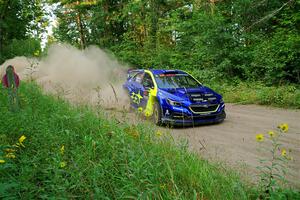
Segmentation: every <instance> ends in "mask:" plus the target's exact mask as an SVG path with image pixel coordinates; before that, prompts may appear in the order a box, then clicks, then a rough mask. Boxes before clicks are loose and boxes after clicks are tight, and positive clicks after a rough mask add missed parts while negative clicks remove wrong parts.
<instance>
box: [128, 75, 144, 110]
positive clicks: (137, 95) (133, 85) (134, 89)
mask: <svg viewBox="0 0 300 200" xmlns="http://www.w3.org/2000/svg"><path fill="white" fill-rule="evenodd" d="M143 77H144V72H140V73H137V74H136V75H135V76H134V77H133V78H132V79H131V81H130V83H129V84H128V91H129V95H130V100H131V105H132V106H133V107H135V108H138V107H140V104H141V101H142V98H143V96H142V94H141V92H142V87H143V85H142V80H143Z"/></svg>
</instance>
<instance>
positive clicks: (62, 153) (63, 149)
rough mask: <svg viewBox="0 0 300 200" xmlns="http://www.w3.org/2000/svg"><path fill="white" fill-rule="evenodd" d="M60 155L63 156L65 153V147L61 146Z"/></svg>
mask: <svg viewBox="0 0 300 200" xmlns="http://www.w3.org/2000/svg"><path fill="white" fill-rule="evenodd" d="M60 153H61V155H64V153H65V145H62V146H61V148H60Z"/></svg>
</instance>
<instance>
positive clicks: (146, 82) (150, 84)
mask: <svg viewBox="0 0 300 200" xmlns="http://www.w3.org/2000/svg"><path fill="white" fill-rule="evenodd" d="M142 84H143V86H144V87H145V88H154V83H153V80H152V78H151V76H150V74H148V73H145V75H144V78H143V82H142Z"/></svg>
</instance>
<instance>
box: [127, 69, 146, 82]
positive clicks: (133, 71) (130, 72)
mask: <svg viewBox="0 0 300 200" xmlns="http://www.w3.org/2000/svg"><path fill="white" fill-rule="evenodd" d="M139 72H144V70H143V69H128V70H127V80H129V79H131V78H132V77H133V76H135V75H136V74H137V73H139Z"/></svg>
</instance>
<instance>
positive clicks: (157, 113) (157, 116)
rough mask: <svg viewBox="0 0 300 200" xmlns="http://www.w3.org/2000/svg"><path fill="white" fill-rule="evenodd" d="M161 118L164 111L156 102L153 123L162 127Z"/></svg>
mask: <svg viewBox="0 0 300 200" xmlns="http://www.w3.org/2000/svg"><path fill="white" fill-rule="evenodd" d="M161 116H162V111H161V107H160V104H159V103H158V102H157V101H155V104H154V106H153V122H154V123H155V124H156V125H158V126H159V125H162V121H161Z"/></svg>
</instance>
